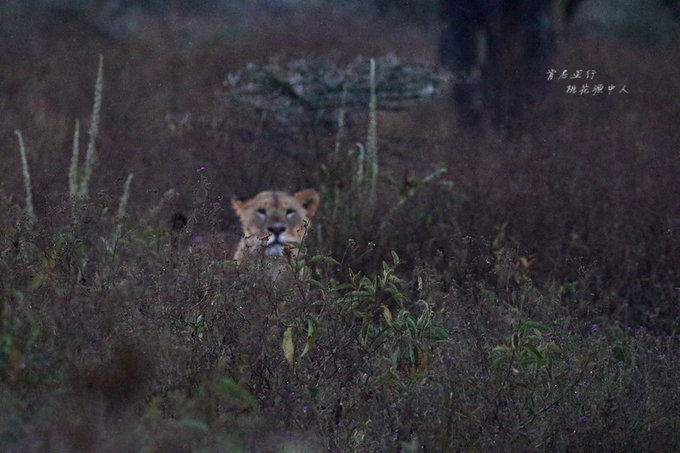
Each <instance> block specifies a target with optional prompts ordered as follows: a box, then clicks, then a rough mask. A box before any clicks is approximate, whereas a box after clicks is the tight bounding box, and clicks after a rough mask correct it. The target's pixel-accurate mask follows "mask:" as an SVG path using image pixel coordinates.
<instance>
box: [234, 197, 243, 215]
mask: <svg viewBox="0 0 680 453" xmlns="http://www.w3.org/2000/svg"><path fill="white" fill-rule="evenodd" d="M231 207H232V208H234V211H236V215H238V216H239V217H243V214H244V212H243V211H244V210H245V208H246V202H245V201H241V200H237V199H236V198H232V199H231Z"/></svg>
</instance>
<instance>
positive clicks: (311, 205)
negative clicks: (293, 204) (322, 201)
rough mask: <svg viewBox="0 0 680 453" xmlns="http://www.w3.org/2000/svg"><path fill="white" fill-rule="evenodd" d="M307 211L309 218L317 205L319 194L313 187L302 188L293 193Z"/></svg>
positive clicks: (312, 215)
mask: <svg viewBox="0 0 680 453" xmlns="http://www.w3.org/2000/svg"><path fill="white" fill-rule="evenodd" d="M293 196H294V197H295V199H296V200H297V201H298V203H300V204H301V205H302V207H303V208H305V211H307V218H308V219H311V218H312V217H314V214H315V213H316V209H317V208H318V207H319V194H318V193H317V192H316V190H314V189H304V190H301V191H299V192H297V193H296V194H295V195H293Z"/></svg>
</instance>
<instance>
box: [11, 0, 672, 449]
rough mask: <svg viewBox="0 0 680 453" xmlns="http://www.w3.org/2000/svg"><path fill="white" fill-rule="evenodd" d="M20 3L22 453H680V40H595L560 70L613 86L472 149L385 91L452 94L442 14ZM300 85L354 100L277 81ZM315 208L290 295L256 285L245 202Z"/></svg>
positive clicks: (16, 44)
mask: <svg viewBox="0 0 680 453" xmlns="http://www.w3.org/2000/svg"><path fill="white" fill-rule="evenodd" d="M64 4H66V5H68V2H65V3H64ZM20 5H21V2H8V3H7V4H6V5H5V6H0V61H1V62H2V65H0V143H2V148H0V152H2V166H1V167H0V175H1V178H0V206H1V210H0V212H1V213H2V218H1V219H0V297H1V301H2V305H1V307H0V381H1V383H2V384H1V385H0V450H2V451H3V452H5V451H7V452H33V451H35V452H52V451H55V452H61V451H67V452H70V451H73V452H82V451H96V452H123V451H144V452H193V451H196V452H199V451H200V452H239V451H244V452H250V451H252V452H270V451H271V452H317V451H333V452H349V451H352V452H391V451H394V452H398V451H403V452H416V451H423V452H440V451H533V450H539V451H540V450H544V451H636V452H639V451H654V452H658V451H677V450H679V449H680V413H679V412H678V409H677V408H678V407H680V396H679V395H680V393H678V391H677V390H678V384H677V383H678V381H679V380H680V352H679V351H680V349H679V346H680V341H679V338H678V333H679V330H680V239H679V235H680V177H679V176H680V156H679V150H680V145H679V144H680V128H678V118H680V66H678V65H677V62H678V61H680V47H678V45H677V44H678V41H679V39H680V38H678V37H677V36H676V37H672V36H670V37H667V38H666V40H665V42H653V41H651V40H650V39H649V38H643V37H639V36H638V37H628V38H625V37H623V36H618V37H614V35H612V36H607V35H605V36H601V37H599V38H597V39H596V38H585V37H581V36H578V35H572V36H570V37H568V38H566V40H565V42H564V43H563V45H562V46H561V47H560V50H559V51H558V53H557V54H556V55H555V57H554V61H552V62H551V67H552V68H555V69H557V70H558V71H561V70H563V69H568V70H570V71H573V70H576V69H583V70H588V69H591V70H596V71H597V75H596V79H597V81H599V82H600V83H603V84H604V85H605V87H606V86H608V85H616V87H617V89H616V90H615V91H614V92H613V93H612V94H606V93H604V94H602V95H600V96H594V95H579V94H576V95H569V94H566V93H565V84H564V83H561V82H560V83H552V82H548V81H547V80H546V81H545V85H547V88H546V87H545V86H542V87H537V91H538V92H540V93H541V96H540V99H541V100H540V102H539V103H538V104H537V105H535V106H534V109H535V111H534V112H533V114H532V116H531V117H532V118H535V121H533V122H532V124H531V127H530V128H529V129H528V130H526V131H525V133H524V134H520V136H503V135H497V134H489V135H478V134H475V133H472V132H470V131H467V130H464V129H461V128H460V127H459V126H458V122H457V121H456V114H455V111H454V110H453V108H452V107H451V106H450V104H449V101H448V97H447V95H446V93H445V92H439V91H436V92H435V93H434V95H432V96H429V97H427V98H426V99H415V100H413V99H412V100H406V99H405V97H404V96H403V95H395V96H397V97H396V98H395V99H396V100H395V99H391V100H388V99H387V98H386V97H385V95H384V94H381V93H385V84H381V82H380V81H381V80H385V79H380V77H387V76H388V75H389V74H392V72H390V71H397V70H401V69H400V68H416V69H413V71H421V72H420V73H419V74H425V75H428V76H432V78H433V79H432V80H440V76H441V74H440V71H439V70H437V69H436V68H435V63H436V58H435V55H436V42H437V30H436V28H437V26H436V24H433V23H430V22H428V20H427V19H426V18H425V19H424V18H419V21H418V22H416V23H412V22H409V21H404V20H400V19H399V18H398V17H389V16H388V17H376V16H375V13H373V12H372V11H371V10H370V9H368V8H365V9H362V8H357V7H350V6H342V7H341V6H334V7H330V6H327V5H323V4H314V5H305V6H304V7H301V8H297V7H284V6H278V7H276V6H270V7H269V8H264V7H259V8H254V7H249V6H248V5H247V2H243V4H241V3H239V6H234V7H232V8H230V9H228V10H227V11H224V12H223V13H222V14H219V15H218V14H210V13H209V12H205V11H200V12H191V11H187V10H185V9H181V8H174V9H167V10H165V11H163V12H162V13H161V12H154V13H151V12H149V11H145V10H142V9H134V8H129V9H127V10H123V12H125V14H122V13H121V14H119V15H116V16H107V15H105V12H102V10H101V9H97V8H94V7H91V8H88V7H73V8H70V7H58V6H55V7H52V8H46V7H42V8H37V7H36V8H26V7H21V6H20ZM389 53H393V54H394V56H391V57H385V55H387V54H389ZM99 55H101V56H102V59H103V71H102V75H103V82H102V83H101V84H96V83H95V81H96V79H97V71H98V63H99ZM359 55H362V56H363V57H364V59H363V60H357V56H359ZM370 58H376V64H377V73H378V76H377V77H378V84H377V85H378V86H377V87H376V90H377V108H376V110H372V109H370V108H369V97H370V96H369V94H368V93H369V88H368V87H369V83H368V73H369V66H370V65H369V59H370ZM362 64H363V65H365V74H363V75H362V73H361V70H360V68H361V65H362ZM390 65H392V66H390ZM350 67H351V68H354V69H353V70H352V71H349V70H345V71H344V72H342V71H340V69H342V68H350ZM338 68H340V69H338ZM386 68H392V69H390V70H389V71H388V69H386ZM547 69H548V68H546V70H547ZM334 71H335V72H334ZM337 71H340V73H338V72H337ZM381 71H382V72H381ZM262 74H267V77H270V79H267V80H268V81H269V82H267V83H269V85H267V84H266V83H264V82H263V81H262V80H263V79H262V78H261V76H262ZM310 74H311V76H310ZM338 74H340V75H338ZM298 76H299V77H298ZM307 76H309V77H312V79H313V80H315V81H316V82H314V83H317V82H318V80H326V79H328V80H335V79H334V77H341V78H343V77H344V79H343V80H344V83H345V86H355V87H357V91H356V92H357V93H359V94H358V99H359V100H358V101H357V102H356V103H351V102H348V101H346V102H345V103H344V104H337V103H336V104H333V105H327V104H323V103H322V102H320V101H319V102H317V101H318V99H320V97H321V95H323V94H324V93H312V94H310V92H309V91H302V92H300V91H298V92H295V93H297V94H295V93H289V92H283V93H284V95H282V94H281V93H282V91H281V89H278V91H277V90H272V89H271V83H270V82H271V80H279V81H280V80H288V81H289V82H290V81H294V80H299V79H300V80H301V79H304V78H305V77H307ZM248 77H252V79H249V78H248ZM258 77H260V78H258ZM271 77H274V79H271ZM277 77H278V79H277ZM295 77H298V78H297V79H296V78H295ZM324 77H325V78H326V79H324ZM317 79H318V80H317ZM304 80H307V79H304ZM248 81H251V82H252V83H251V84H248V83H247V82H248ZM95 85H100V86H101V108H100V109H99V112H98V114H94V115H93V110H97V109H96V108H94V109H93V104H95V103H96V102H95V98H96V97H97V96H96V95H95V92H96V91H97V90H96V89H95ZM623 85H625V86H626V91H627V93H620V92H619V91H620V88H621V87H622V86H623ZM290 86H292V87H293V88H295V84H294V83H292V82H291V83H290ZM314 86H316V85H314ZM253 87H254V89H255V91H253V90H251V89H252V88H253ZM262 87H265V88H266V87H269V88H268V89H264V90H262V91H258V89H259V88H262ZM237 88H243V89H244V90H245V91H241V92H240V94H239V93H236V92H237V91H238V89H237ZM248 90H250V91H248ZM362 90H363V91H362ZM381 90H382V91H381ZM293 91H295V90H293ZM605 91H606V88H605ZM348 92H349V91H348ZM235 93H236V94H235ZM244 93H245V94H244ZM286 93H288V94H286ZM300 93H303V94H300ZM335 94H336V95H337V94H338V93H337V92H336V93H335ZM317 95H318V96H319V97H315V96H317ZM348 96H350V97H349V98H350V99H351V93H350V95H348ZM362 96H363V97H362ZM381 96H382V97H381ZM398 96H402V97H401V98H399V97H398ZM324 99H325V98H324ZM336 99H337V96H336ZM312 101H313V102H312ZM388 101H389V102H388ZM341 112H342V116H343V120H342V121H339V118H340V116H341ZM373 113H375V116H374V118H375V123H376V129H377V133H372V132H369V131H370V129H371V128H370V127H369V123H370V121H371V120H370V118H371V117H373ZM95 118H97V120H96V121H95V120H94V119H95ZM76 121H77V122H78V126H77V127H78V130H79V136H78V140H77V145H76V148H77V149H78V150H79V157H78V159H77V164H78V165H77V167H74V166H73V165H72V156H73V148H74V143H73V142H74V131H75V129H76ZM97 121H98V128H97V130H98V131H97V132H98V134H97V137H96V140H94V141H92V140H91V138H90V131H92V130H93V128H92V125H93V122H97ZM15 130H18V131H20V132H21V137H22V139H23V143H24V155H25V161H26V165H27V171H25V170H24V168H23V166H22V155H21V153H20V145H19V140H18V135H17V134H16V133H15ZM92 144H94V145H95V146H94V147H93V146H92ZM89 149H91V151H93V152H94V153H93V156H95V159H94V161H92V162H93V164H92V167H91V168H92V177H91V179H90V180H89V184H88V185H87V188H88V191H87V194H84V193H81V194H78V192H79V190H80V187H82V184H83V181H84V180H86V177H85V174H86V173H87V170H86V168H87V163H86V154H87V153H88V150H89ZM362 150H363V151H362ZM372 150H377V156H378V159H377V167H373V166H372V165H371V161H370V159H368V157H367V156H370V152H371V151H372ZM364 151H365V154H364ZM74 168H75V170H74ZM360 168H362V169H363V172H361V171H360ZM373 168H375V171H374V173H373V174H375V175H376V183H375V189H373V188H372V184H371V178H370V176H371V172H372V171H373V170H372V169H373ZM70 169H71V170H70ZM27 172H28V173H29V174H30V181H31V194H32V205H33V209H34V215H33V216H31V215H30V213H29V211H28V209H27V196H26V193H27V192H26V188H25V187H26V178H25V174H26V173H27ZM130 174H132V175H133V176H132V179H131V180H130V179H129V176H128V175H130ZM69 178H70V179H69ZM77 183H79V184H80V186H78V184H77ZM305 187H313V188H316V189H317V190H318V191H319V192H320V194H321V197H322V199H321V207H320V210H319V212H318V213H317V216H316V217H315V218H314V222H313V224H312V228H311V230H310V231H309V234H308V236H307V239H306V241H305V242H304V243H303V244H301V247H303V248H304V249H305V250H306V255H304V256H305V257H304V258H303V257H302V256H303V255H301V258H299V259H296V260H291V261H290V263H289V265H290V269H291V271H292V272H291V276H290V278H289V279H288V281H287V282H285V283H283V284H280V285H272V284H271V283H270V282H269V281H263V280H262V279H259V278H258V277H257V275H256V274H257V271H258V270H257V269H251V268H247V267H237V266H236V265H235V264H234V262H233V261H232V260H231V258H232V256H233V251H234V248H235V246H236V243H237V241H238V239H239V235H240V226H239V225H238V221H237V218H236V216H235V215H234V214H233V212H232V211H231V208H230V206H229V200H230V199H231V198H232V197H241V198H243V197H250V196H253V195H255V194H256V193H258V192H259V191H261V190H265V189H281V190H287V191H291V192H293V191H296V190H298V189H301V188H305ZM74 188H75V189H74ZM177 212H181V213H183V215H184V216H185V217H186V219H187V224H186V226H183V227H181V228H177V229H173V228H172V222H171V218H172V217H173V215H174V214H175V213H177Z"/></svg>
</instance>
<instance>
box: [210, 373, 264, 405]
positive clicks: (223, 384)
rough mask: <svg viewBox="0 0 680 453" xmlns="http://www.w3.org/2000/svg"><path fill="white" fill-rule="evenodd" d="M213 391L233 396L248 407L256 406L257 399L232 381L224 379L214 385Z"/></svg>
mask: <svg viewBox="0 0 680 453" xmlns="http://www.w3.org/2000/svg"><path fill="white" fill-rule="evenodd" d="M215 390H217V391H218V392H220V393H222V394H224V395H231V396H235V397H237V398H238V399H240V400H242V401H244V402H246V403H247V404H248V405H249V406H256V405H257V402H258V401H257V398H255V397H254V396H253V394H252V393H250V391H248V389H247V388H245V387H243V386H241V385H239V384H237V383H236V382H235V381H234V380H233V379H231V378H228V377H225V378H222V379H220V380H219V381H217V382H216V383H215Z"/></svg>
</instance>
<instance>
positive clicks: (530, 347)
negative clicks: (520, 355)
mask: <svg viewBox="0 0 680 453" xmlns="http://www.w3.org/2000/svg"><path fill="white" fill-rule="evenodd" d="M524 348H525V349H526V350H528V351H530V352H531V353H532V354H533V355H535V356H536V358H537V359H538V360H543V354H541V353H540V351H539V350H538V348H536V346H534V345H533V344H531V343H525V344H524Z"/></svg>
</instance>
